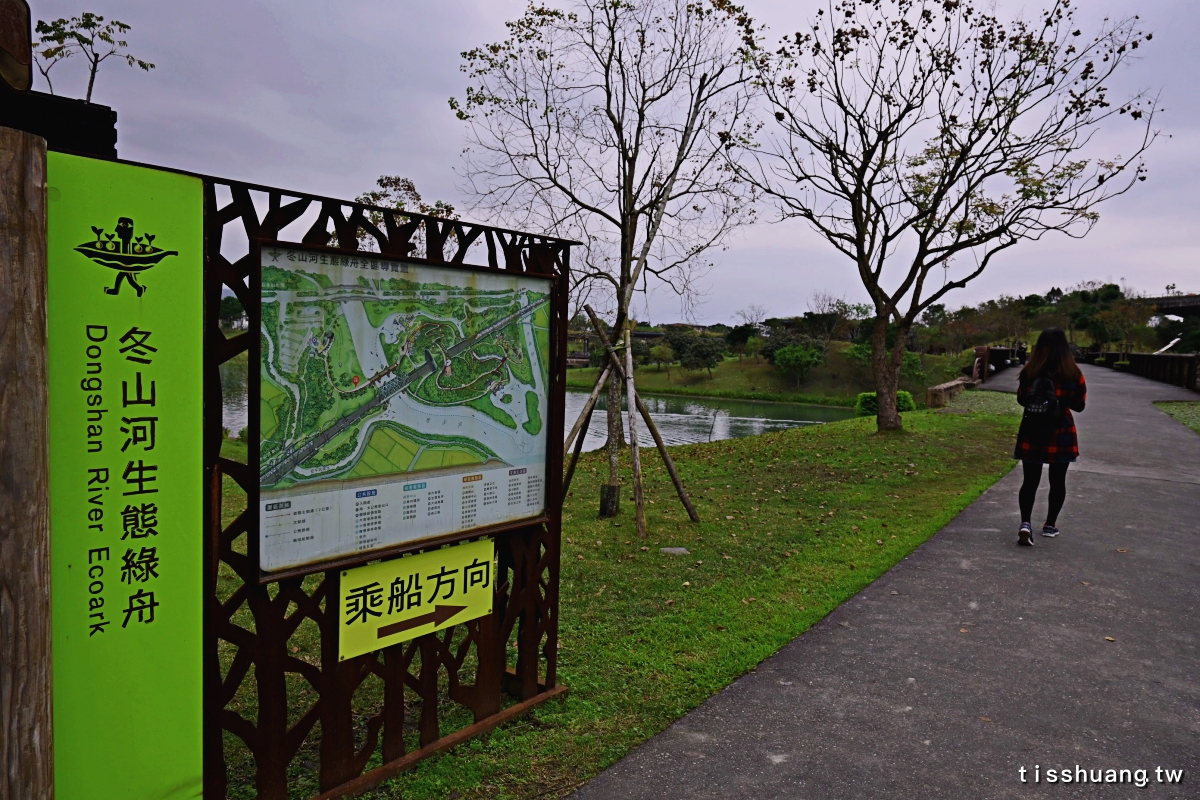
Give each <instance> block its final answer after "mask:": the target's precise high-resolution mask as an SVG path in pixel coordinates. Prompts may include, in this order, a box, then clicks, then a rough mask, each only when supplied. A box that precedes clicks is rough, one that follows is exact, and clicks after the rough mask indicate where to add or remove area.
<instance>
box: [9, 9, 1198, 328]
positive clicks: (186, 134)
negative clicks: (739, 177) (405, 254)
mask: <svg viewBox="0 0 1200 800" xmlns="http://www.w3.org/2000/svg"><path fill="white" fill-rule="evenodd" d="M744 5H745V6H746V8H747V10H749V11H750V12H751V13H752V14H754V15H755V16H756V17H757V18H758V19H759V20H761V21H762V22H765V23H766V24H768V25H769V26H770V27H771V29H772V31H773V33H775V34H782V33H786V32H788V31H790V30H795V29H797V28H798V27H800V25H801V23H802V22H803V21H804V20H805V19H806V18H807V17H808V15H809V14H810V13H811V11H812V10H815V8H816V7H817V5H818V3H817V2H815V0H744ZM1004 5H1005V6H1006V7H1011V8H1016V9H1019V8H1021V7H1026V8H1030V9H1033V8H1037V7H1038V5H1039V4H1038V3H1036V2H1029V3H1019V2H1006V3H1005V4H1004ZM1079 5H1081V6H1082V7H1083V11H1082V12H1081V17H1083V18H1084V19H1085V20H1086V19H1087V18H1089V17H1094V18H1096V19H1099V18H1100V17H1103V16H1104V15H1106V14H1111V15H1113V16H1124V15H1127V14H1130V13H1139V14H1140V15H1141V17H1142V20H1143V22H1144V24H1145V26H1146V27H1147V28H1148V29H1149V30H1151V31H1153V32H1154V34H1155V36H1154V41H1153V42H1152V43H1151V46H1149V47H1147V48H1146V49H1145V50H1143V52H1144V53H1145V56H1144V58H1143V60H1142V61H1140V62H1137V63H1136V64H1135V65H1134V66H1133V67H1132V68H1131V69H1130V70H1129V71H1128V72H1127V73H1126V74H1125V75H1123V76H1122V78H1121V83H1122V86H1123V88H1124V90H1125V91H1126V92H1128V91H1129V90H1132V89H1137V88H1148V89H1152V90H1154V91H1161V96H1162V103H1163V106H1164V107H1165V108H1166V109H1167V113H1165V114H1164V115H1163V116H1162V118H1161V128H1162V129H1163V131H1164V133H1165V134H1169V136H1170V138H1165V137H1164V138H1163V139H1162V140H1160V142H1159V143H1158V144H1157V145H1156V146H1155V147H1154V148H1153V149H1152V151H1151V152H1150V154H1149V158H1148V160H1149V166H1150V179H1149V180H1148V181H1147V182H1145V183H1143V184H1140V185H1139V186H1138V187H1137V190H1136V191H1135V192H1134V193H1132V194H1130V195H1127V196H1125V197H1122V198H1118V199H1117V200H1115V201H1113V202H1112V203H1110V204H1108V205H1106V206H1104V207H1102V209H1101V220H1100V223H1099V225H1098V227H1097V228H1096V230H1094V231H1093V232H1092V233H1091V235H1089V236H1088V237H1087V238H1085V239H1083V240H1082V241H1075V240H1070V239H1067V238H1065V237H1059V238H1055V239H1051V240H1048V241H1045V242H1041V243H1036V244H1027V245H1019V246H1018V247H1016V248H1014V249H1012V250H1009V251H1008V252H1007V253H1006V254H1004V255H1003V256H1002V257H1001V259H1000V260H999V261H997V262H995V265H994V266H992V267H990V268H989V272H988V273H985V274H984V275H983V276H982V277H981V278H979V279H978V280H977V281H975V282H974V283H972V284H971V285H970V286H969V287H968V288H967V289H964V290H961V291H959V292H957V293H955V294H952V295H951V296H950V298H949V300H950V302H949V304H950V305H951V306H952V307H957V306H959V305H963V304H966V303H976V302H979V301H981V300H984V299H987V298H989V297H994V296H996V295H997V294H1000V293H1008V294H1028V293H1031V292H1037V293H1042V292H1044V291H1046V290H1047V289H1049V288H1050V287H1051V286H1064V287H1065V286H1068V285H1071V284H1074V283H1077V282H1079V281H1082V280H1112V281H1114V282H1122V280H1124V282H1125V283H1127V284H1128V285H1130V286H1132V287H1133V288H1136V289H1139V290H1141V291H1145V292H1148V293H1152V294H1161V293H1162V290H1163V288H1164V287H1165V286H1166V285H1167V284H1170V283H1174V284H1177V285H1178V286H1179V288H1180V289H1182V290H1184V291H1192V292H1197V291H1200V272H1198V270H1197V267H1198V266H1200V258H1198V256H1200V242H1198V241H1197V235H1196V234H1197V226H1196V221H1197V210H1196V208H1197V206H1196V202H1195V200H1194V198H1193V192H1192V190H1190V189H1189V188H1188V187H1190V186H1194V185H1195V184H1196V181H1197V178H1198V177H1200V155H1198V145H1200V135H1198V134H1200V115H1198V113H1197V112H1198V103H1197V101H1196V100H1195V97H1196V95H1197V92H1196V86H1197V85H1200V48H1197V47H1196V46H1195V43H1196V42H1197V41H1200V4H1197V3H1195V2H1194V1H1193V2H1188V0H1148V2H1142V3H1140V4H1139V3H1135V2H1132V0H1128V1H1127V2H1119V1H1118V0H1083V2H1081V3H1079ZM30 6H31V8H32V10H33V15H34V19H35V20H36V19H47V20H48V19H52V18H57V17H60V16H72V15H77V14H79V13H81V12H82V11H84V10H90V11H94V12H95V13H98V14H103V15H105V16H107V17H109V18H116V19H119V20H121V21H123V22H126V23H128V24H130V25H132V26H133V30H132V31H131V32H130V34H129V37H128V38H129V41H130V51H131V52H132V53H133V54H134V55H136V56H137V57H139V58H141V59H144V60H147V61H151V62H154V63H155V64H157V68H156V69H155V70H154V71H153V72H151V73H149V74H147V73H144V72H141V71H139V70H133V69H129V68H127V67H125V66H124V65H123V64H118V63H116V62H115V61H109V62H107V63H105V64H104V65H103V68H102V71H101V73H100V76H99V78H98V79H97V85H96V90H95V93H94V96H93V100H94V101H96V102H99V103H104V104H106V105H111V106H112V107H114V108H115V109H116V110H117V112H118V114H119V121H118V131H119V141H118V151H119V153H120V155H121V157H122V158H127V159H131V160H135V161H143V162H148V163H153V164H160V165H163V166H168V167H175V168H180V169H187V170H193V171H197V172H203V173H208V174H212V175H218V176H221V177H226V178H234V179H239V180H244V181H250V182H256V183H263V184H268V185H273V186H279V187H283V188H287V189H295V190H302V191H309V192H313V193H319V194H324V195H331V196H335V197H345V198H347V199H349V198H352V197H354V196H355V195H357V194H359V193H361V192H363V191H365V190H367V189H370V188H372V186H373V184H374V181H375V178H376V177H377V176H379V175H381V174H395V175H406V176H408V177H411V178H413V179H414V180H415V181H416V183H417V186H418V188H419V189H420V191H421V193H422V194H423V195H424V196H425V197H426V199H445V200H448V201H450V202H453V203H455V204H456V205H458V206H459V207H462V206H464V205H466V203H465V199H464V198H463V197H461V196H460V194H459V192H458V191H457V189H456V183H457V178H456V176H455V174H454V171H455V169H456V168H458V167H459V165H460V163H461V162H460V153H461V150H462V148H463V145H464V130H463V127H462V124H461V123H459V122H458V121H457V120H456V119H455V118H454V115H453V113H452V112H451V111H450V109H449V107H448V105H447V98H448V97H450V96H451V95H457V96H460V97H461V96H462V93H463V92H462V90H463V87H464V85H465V82H466V80H465V76H464V75H463V74H462V73H461V72H460V71H459V64H460V58H459V53H460V52H461V51H463V50H466V49H468V48H470V47H474V46H476V45H479V44H483V43H485V42H490V41H495V40H498V39H501V38H503V36H504V33H505V29H504V25H503V23H504V20H506V19H512V18H515V17H517V16H519V15H520V14H521V12H522V11H523V9H524V6H525V3H524V2H522V0H486V2H485V1H484V0H437V1H436V2H434V1H433V0H430V1H429V2H417V1H416V0H410V1H409V2H403V1H400V2H383V1H382V0H341V1H340V2H336V3H335V2H318V1H317V0H287V2H284V1H283V0H236V1H235V0H205V1H204V2H202V3H182V2H174V1H172V2H163V0H156V1H155V2H149V1H148V0H87V1H86V2H85V3H83V4H82V5H81V4H80V2H79V0H67V1H65V2H64V1H63V0H30ZM72 62H74V63H72ZM51 75H52V76H53V78H54V81H55V89H56V91H58V93H60V94H67V95H71V96H77V97H82V96H83V93H84V90H85V87H86V73H85V69H84V64H83V63H82V62H81V61H80V60H79V59H72V60H71V61H67V62H64V63H62V64H60V65H59V66H57V67H55V68H54V71H53V72H52V73H51ZM36 88H39V89H42V90H45V83H44V81H42V79H41V77H40V76H39V77H38V82H37V84H36ZM770 216H771V215H770V212H769V211H766V212H764V217H767V218H770ZM715 261H716V265H717V266H716V268H715V269H714V270H713V271H712V272H711V273H709V275H708V276H707V278H706V279H705V281H704V284H705V285H704V288H705V290H706V293H707V298H706V300H705V302H704V303H703V304H702V305H701V306H700V307H699V308H698V309H697V310H696V312H695V320H696V321H698V322H706V323H713V322H728V321H730V320H732V319H733V317H734V315H735V312H736V311H737V310H738V309H740V308H744V307H745V306H747V305H750V304H752V303H758V304H762V305H765V306H766V307H767V308H768V310H769V311H770V313H771V315H773V316H787V315H791V314H798V313H802V312H803V311H805V310H806V307H807V301H808V298H809V297H810V296H811V294H812V293H813V292H814V291H817V290H825V291H830V292H833V293H835V294H838V295H841V296H843V297H845V298H846V299H848V300H850V301H854V302H861V301H865V300H866V295H865V292H864V291H863V290H862V288H861V286H859V285H858V283H857V276H856V274H855V273H854V272H853V271H852V269H851V265H850V263H849V262H848V261H846V260H845V259H844V257H842V256H839V255H837V254H836V253H833V252H832V251H831V250H830V248H829V246H828V245H827V244H824V243H823V241H821V240H819V239H818V238H816V237H815V236H814V235H813V234H812V233H810V232H809V231H807V230H806V229H805V228H804V226H803V225H801V224H798V223H785V224H758V225H756V226H754V227H752V228H748V229H745V230H744V231H742V232H740V233H738V234H736V235H735V236H734V237H733V238H732V239H731V240H730V242H729V247H728V249H727V250H725V251H723V252H720V253H717V254H716V255H715ZM649 303H650V308H649V318H650V319H651V320H652V321H655V322H664V321H674V320H676V319H679V318H680V312H679V308H678V306H677V304H676V303H675V301H674V300H673V299H671V298H670V297H667V296H665V295H663V296H652V297H651V298H650V301H649ZM636 315H637V316H638V317H639V318H640V319H645V318H646V314H645V309H644V307H643V305H642V302H641V301H640V300H639V301H638V304H637V309H636Z"/></svg>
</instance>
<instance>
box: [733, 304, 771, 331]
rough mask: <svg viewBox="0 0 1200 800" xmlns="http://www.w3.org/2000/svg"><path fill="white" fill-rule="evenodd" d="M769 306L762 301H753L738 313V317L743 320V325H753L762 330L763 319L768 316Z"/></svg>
mask: <svg viewBox="0 0 1200 800" xmlns="http://www.w3.org/2000/svg"><path fill="white" fill-rule="evenodd" d="M767 313H768V312H767V307H766V306H764V305H762V304H761V303H751V304H750V305H748V306H746V307H745V308H743V309H740V310H739V311H738V312H737V313H736V315H735V316H736V317H737V318H738V319H740V320H741V321H742V324H743V325H753V326H754V327H756V328H758V329H759V330H760V331H761V330H762V326H763V320H765V319H766V318H767Z"/></svg>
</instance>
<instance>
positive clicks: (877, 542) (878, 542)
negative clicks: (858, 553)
mask: <svg viewBox="0 0 1200 800" xmlns="http://www.w3.org/2000/svg"><path fill="white" fill-rule="evenodd" d="M875 544H883V539H876V540H875Z"/></svg>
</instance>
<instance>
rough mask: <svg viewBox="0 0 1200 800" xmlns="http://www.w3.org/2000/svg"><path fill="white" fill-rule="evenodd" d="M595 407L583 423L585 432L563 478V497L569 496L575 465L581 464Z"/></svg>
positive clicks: (590, 410) (589, 411)
mask: <svg viewBox="0 0 1200 800" xmlns="http://www.w3.org/2000/svg"><path fill="white" fill-rule="evenodd" d="M595 408H596V407H595V405H593V406H592V407H591V408H589V409H588V413H587V418H586V419H584V421H583V432H582V433H580V434H579V438H578V439H576V440H575V452H573V453H572V454H571V463H570V465H569V466H568V467H567V477H565V478H563V488H562V496H563V497H566V496H567V490H568V489H570V488H571V479H572V478H574V477H575V465H576V464H577V463H578V462H579V454H580V452H582V451H583V440H584V439H586V438H587V430H588V426H589V425H591V424H592V411H594V410H595Z"/></svg>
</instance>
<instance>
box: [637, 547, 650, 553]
mask: <svg viewBox="0 0 1200 800" xmlns="http://www.w3.org/2000/svg"><path fill="white" fill-rule="evenodd" d="M639 549H640V550H641V551H642V552H643V553H645V552H646V551H648V550H649V549H650V548H649V547H642V548H639Z"/></svg>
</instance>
